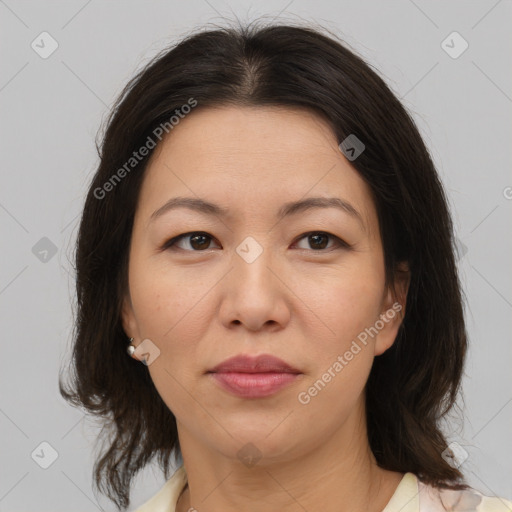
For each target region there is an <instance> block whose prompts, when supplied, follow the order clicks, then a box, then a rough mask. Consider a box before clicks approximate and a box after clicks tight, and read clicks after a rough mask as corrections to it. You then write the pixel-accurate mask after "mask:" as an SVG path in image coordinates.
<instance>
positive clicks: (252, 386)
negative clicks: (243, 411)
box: [208, 372, 301, 398]
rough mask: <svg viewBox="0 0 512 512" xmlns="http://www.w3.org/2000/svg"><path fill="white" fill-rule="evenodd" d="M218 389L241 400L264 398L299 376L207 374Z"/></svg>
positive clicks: (280, 374)
mask: <svg viewBox="0 0 512 512" xmlns="http://www.w3.org/2000/svg"><path fill="white" fill-rule="evenodd" d="M208 373H209V375H211V378H213V380H214V381H215V382H216V383H217V384H218V385H220V387H221V388H222V389H223V390H225V391H228V392H229V393H231V394H233V395H236V396H239V397H242V398H264V397H266V396H271V395H274V394H275V393H277V392H278V391H280V390H281V389H283V388H284V387H286V386H288V385H289V384H291V383H292V382H294V381H295V380H297V378H298V377H299V376H300V375H301V374H299V373H290V372H256V373H247V372H245V373H244V372H208Z"/></svg>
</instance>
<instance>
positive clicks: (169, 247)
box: [162, 231, 351, 253]
mask: <svg viewBox="0 0 512 512" xmlns="http://www.w3.org/2000/svg"><path fill="white" fill-rule="evenodd" d="M192 235H204V236H206V237H208V238H210V239H212V240H215V238H214V237H213V236H210V235H209V234H208V233H205V232H204V231H189V232H188V233H183V234H181V235H178V236H175V237H174V238H171V239H169V240H167V241H166V242H165V243H164V244H163V246H162V250H172V251H180V250H181V251H184V252H206V251H207V250H208V249H204V250H202V251H201V250H198V251H195V250H189V249H181V248H179V247H178V248H175V247H174V245H176V243H177V242H178V241H180V240H181V239H182V238H187V237H191V236H192ZM310 235H323V236H327V237H329V238H331V239H333V240H334V242H335V243H337V244H338V248H339V249H350V247H351V246H350V245H349V244H348V243H347V242H345V241H344V240H342V239H341V238H339V237H338V236H336V235H333V234H332V233H328V232H326V231H308V232H307V233H303V234H302V235H300V236H299V237H298V238H297V239H296V240H295V242H294V243H296V242H298V241H300V240H302V239H303V238H306V237H308V236H310ZM219 245H220V244H219ZM334 249H336V247H334ZM299 250H303V251H311V252H320V253H321V252H330V250H333V248H332V247H331V248H330V249H299Z"/></svg>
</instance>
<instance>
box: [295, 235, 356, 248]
mask: <svg viewBox="0 0 512 512" xmlns="http://www.w3.org/2000/svg"><path fill="white" fill-rule="evenodd" d="M304 238H306V239H307V241H308V242H309V243H310V244H311V245H312V247H313V250H314V251H316V252H318V251H321V250H323V249H325V248H326V246H327V245H328V240H329V239H331V240H333V241H334V245H335V247H336V246H338V247H345V248H347V249H348V248H349V247H350V245H349V244H347V243H346V242H345V241H344V240H342V239H341V238H339V237H337V236H336V235H333V234H331V233H326V232H325V231H310V232H309V233H304V234H303V235H301V236H300V237H299V238H298V240H302V239H304ZM300 249H307V247H306V248H304V247H300ZM329 249H332V245H331V247H329Z"/></svg>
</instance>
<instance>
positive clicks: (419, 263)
mask: <svg viewBox="0 0 512 512" xmlns="http://www.w3.org/2000/svg"><path fill="white" fill-rule="evenodd" d="M100 157H101V161H100V165H99V168H98V170H97V172H96V174H95V176H94V178H93V181H92V183H91V186H90V189H89V192H88V195H87V199H86V203H85V207H84V211H83V216H82V220H81V225H80V231H79V236H78V242H77V254H76V271H77V297H78V311H77V324H76V336H75V340H74V341H75V344H74V352H73V363H74V365H73V369H74V374H73V384H74V389H73V390H72V392H69V391H65V389H64V388H63V386H62V385H61V393H62V394H63V396H64V397H65V398H67V399H68V400H70V401H71V402H72V403H73V404H75V405H82V406H84V407H86V408H87V409H88V410H89V411H91V412H92V413H94V414H97V415H99V416H100V417H102V418H105V419H107V418H110V421H109V422H105V427H104V428H105V433H106V434H108V433H109V432H111V433H112V435H113V438H111V439H109V448H108V450H106V451H105V452H104V453H103V455H102V457H101V458H100V459H99V460H98V461H97V462H96V465H95V481H96V483H97V485H98V486H99V487H100V489H101V491H102V492H104V493H105V494H106V495H107V496H109V498H110V499H112V500H113V501H114V502H115V503H116V505H117V507H118V508H119V509H120V510H121V509H122V508H126V507H128V505H129V503H130V500H129V487H130V482H131V480H132V478H133V477H134V476H135V474H136V473H137V472H138V471H139V470H140V469H142V468H143V467H144V466H146V465H147V464H148V463H149V462H150V461H151V460H152V459H153V458H154V457H155V456H157V458H158V461H159V464H160V466H161V468H162V470H163V471H164V474H165V478H166V479H167V480H168V481H167V483H166V484H165V485H164V486H163V487H162V489H161V490H160V491H159V492H158V493H157V494H156V495H155V496H154V497H153V498H151V500H149V501H148V502H147V503H146V504H145V505H143V506H142V507H141V508H139V509H138V510H139V511H141V512H149V511H163V510H165V511H177V512H184V511H190V510H197V511H199V512H200V511H202V510H208V511H213V512H215V511H223V512H226V511H231V510H244V511H253V510H254V511H260V510H267V511H274V510H275V511H277V510H279V511H286V512H288V511H295V510H309V511H313V510H322V511H337V512H339V511H353V510H366V511H375V512H379V511H383V510H384V511H385V512H397V511H398V510H400V511H402V512H405V511H420V512H426V511H434V510H435V511H437V510H479V511H491V510H506V509H507V507H511V506H512V503H511V502H510V501H507V500H505V499H503V498H499V497H487V496H483V495H482V494H481V493H479V492H478V491H476V490H474V489H471V488H470V487H469V486H468V485H467V484H466V483H465V482H464V476H463V474H462V472H461V471H460V469H459V467H460V465H461V464H462V462H464V450H463V449H462V447H460V446H459V445H457V444H456V443H452V444H450V443H449V442H448V441H447V439H446V438H445V435H444V433H443V432H442V431H441V429H440V426H439V422H440V420H441V419H442V418H443V417H444V416H445V415H446V413H447V412H448V411H449V410H451V409H452V407H453V406H454V404H455V401H456V398H457V394H458V392H459V387H460V382H461V376H462V373H463V366H464V358H465V355H466V349H467V338H466V331H465V324H464V317H463V303H462V294H461V288H460V283H459V279H458V276H457V269H456V263H455V258H454V250H455V246H454V237H453V228H452V222H451V218H450V214H449V210H448V207H447V201H446V197H445V193H444V191H443V188H442V185H441V183H440V180H439V177H438V175H437V173H436V170H435V168H434V165H433V163H432V160H431V158H430V156H429V153H428V151H427V149H426V147H425V145H424V142H423V141H422V139H421V137H420V135H419V133H418V130H417V128H416V126H415V124H414V122H413V121H412V119H411V117H410V116H409V114H408V113H407V112H406V110H405V109H404V107H403V106H402V105H401V103H400V102H399V101H398V99H397V98H396V97H395V96H394V95H393V93H392V92H391V91H390V90H389V88H388V87H387V86H386V85H385V83H384V81H383V80H382V79H381V78H380V77H379V76H378V75H377V74H376V73H375V72H374V71H372V70H371V69H370V67H369V66H368V65H367V64H366V63H365V62H364V61H363V60H362V59H361V58H360V57H358V56H356V55H355V54H354V53H353V52H352V51H350V50H349V49H348V48H347V47H346V46H345V45H343V44H342V43H341V42H339V41H337V40H336V38H335V37H334V36H332V37H329V36H328V35H324V34H322V33H321V32H320V31H318V30H315V29H312V28H303V27H294V26H267V27H264V26H260V27H258V26H257V25H256V24H254V25H252V26H249V27H238V28H233V29H232V28H225V29H223V28H219V29H217V30H212V31H203V32H200V33H197V34H192V35H191V36H189V37H187V38H186V39H184V40H183V41H181V42H180V43H179V44H178V45H176V46H175V47H173V48H171V49H169V50H165V51H164V52H163V53H162V54H161V55H159V56H157V57H156V58H155V59H154V60H153V61H152V62H150V63H149V64H148V65H147V66H146V67H145V69H143V70H142V71H141V72H140V73H139V74H138V75H137V76H136V77H135V78H134V79H132V81H131V82H130V83H129V84H128V85H127V86H126V88H125V90H124V91H123V93H122V94H121V96H120V98H119V99H118V101H117V103H116V105H115V108H114V110H113V113H112V115H111V117H110V119H109V120H108V126H107V129H106V132H105V135H104V139H103V143H102V146H101V152H100ZM127 343H128V347H127V346H126V344H127ZM127 348H128V354H129V356H130V357H127V355H126V349H127ZM171 455H173V456H174V457H175V460H176V461H179V462H180V466H179V469H178V470H177V471H176V472H175V473H174V474H173V475H172V477H171V478H169V476H170V475H169V471H170V465H169V460H170V457H171ZM499 507H502V508H499Z"/></svg>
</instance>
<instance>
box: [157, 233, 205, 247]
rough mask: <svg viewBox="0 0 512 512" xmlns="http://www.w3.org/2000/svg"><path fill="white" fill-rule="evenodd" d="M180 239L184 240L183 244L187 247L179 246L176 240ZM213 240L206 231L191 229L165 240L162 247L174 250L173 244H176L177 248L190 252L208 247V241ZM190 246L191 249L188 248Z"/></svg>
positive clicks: (179, 240)
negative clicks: (188, 231)
mask: <svg viewBox="0 0 512 512" xmlns="http://www.w3.org/2000/svg"><path fill="white" fill-rule="evenodd" d="M181 240H184V241H186V243H185V244H184V245H186V246H187V247H186V248H184V247H179V246H178V243H177V242H181ZM211 240H213V237H212V236H210V235H209V234H208V233H204V232H203V231H192V232H190V233H183V234H182V235H179V236H175V237H174V238H171V239H170V240H168V241H167V242H165V244H164V246H163V248H162V249H171V248H172V250H175V246H178V249H181V250H185V251H190V252H200V251H204V250H205V249H209V248H210V247H209V245H210V241H211ZM190 248H191V249H190Z"/></svg>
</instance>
